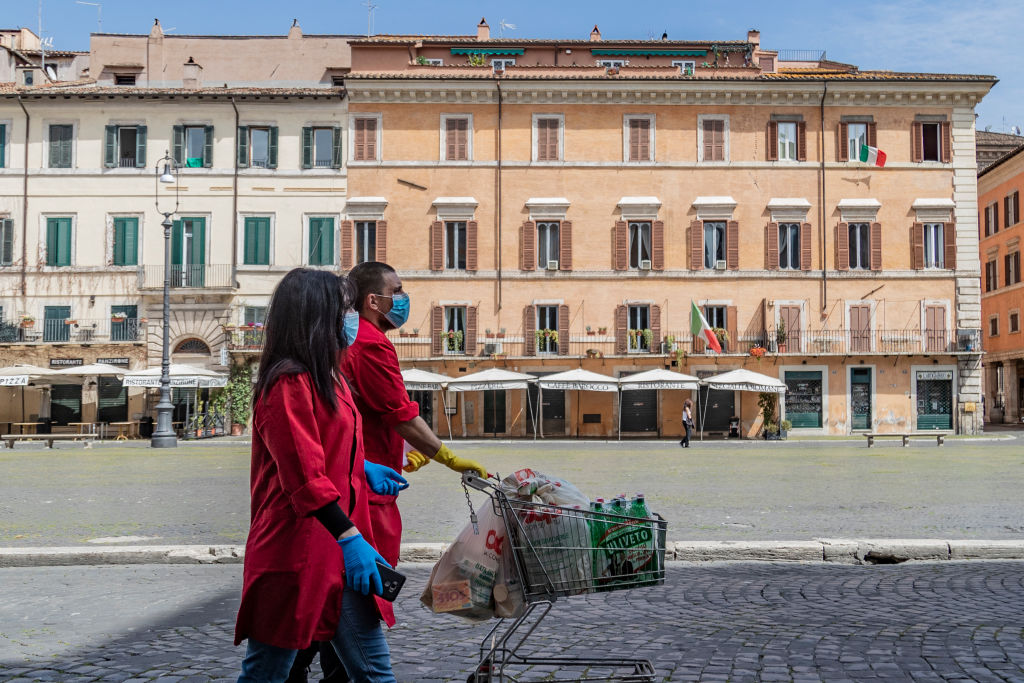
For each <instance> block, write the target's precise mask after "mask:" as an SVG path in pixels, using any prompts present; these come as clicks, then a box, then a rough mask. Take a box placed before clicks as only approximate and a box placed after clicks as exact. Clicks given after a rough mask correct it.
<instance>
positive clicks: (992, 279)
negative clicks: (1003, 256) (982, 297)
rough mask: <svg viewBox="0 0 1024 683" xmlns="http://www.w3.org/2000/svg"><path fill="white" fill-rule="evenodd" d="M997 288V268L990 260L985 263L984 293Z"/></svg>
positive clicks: (993, 261) (994, 262) (993, 260)
mask: <svg viewBox="0 0 1024 683" xmlns="http://www.w3.org/2000/svg"><path fill="white" fill-rule="evenodd" d="M998 287H999V266H997V265H996V260H995V259H992V260H991V261H987V262H986V263H985V291H986V292H991V291H993V290H995V289H997V288H998Z"/></svg>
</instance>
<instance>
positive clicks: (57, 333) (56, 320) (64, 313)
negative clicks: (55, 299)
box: [43, 306, 71, 342]
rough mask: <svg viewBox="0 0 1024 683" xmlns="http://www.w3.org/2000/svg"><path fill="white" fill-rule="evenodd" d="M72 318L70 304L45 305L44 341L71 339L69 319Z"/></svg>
mask: <svg viewBox="0 0 1024 683" xmlns="http://www.w3.org/2000/svg"><path fill="white" fill-rule="evenodd" d="M70 319H71V307H70V306H44V307H43V341H44V342H66V341H69V340H70V339H71V325H68V324H67V321H68V320H70Z"/></svg>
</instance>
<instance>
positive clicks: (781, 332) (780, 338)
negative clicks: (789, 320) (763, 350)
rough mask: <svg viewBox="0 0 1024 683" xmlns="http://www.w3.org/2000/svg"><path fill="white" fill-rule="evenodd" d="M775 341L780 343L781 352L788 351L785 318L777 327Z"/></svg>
mask: <svg viewBox="0 0 1024 683" xmlns="http://www.w3.org/2000/svg"><path fill="white" fill-rule="evenodd" d="M775 343H776V344H777V345H778V349H779V353H785V352H786V323H785V321H783V320H780V321H779V324H778V325H776V327H775Z"/></svg>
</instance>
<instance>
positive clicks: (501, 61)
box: [491, 57, 516, 72]
mask: <svg viewBox="0 0 1024 683" xmlns="http://www.w3.org/2000/svg"><path fill="white" fill-rule="evenodd" d="M515 65H516V60H515V57H502V58H498V59H492V60H491V68H492V69H494V71H495V72H498V71H504V70H505V69H506V68H508V67H510V66H515Z"/></svg>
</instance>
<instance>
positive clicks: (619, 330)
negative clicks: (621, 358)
mask: <svg viewBox="0 0 1024 683" xmlns="http://www.w3.org/2000/svg"><path fill="white" fill-rule="evenodd" d="M628 324H629V311H628V310H627V309H626V307H625V306H616V307H615V353H616V354H618V355H622V354H625V353H626V342H627V340H628V336H629V335H628V334H627V331H626V325H628Z"/></svg>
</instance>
